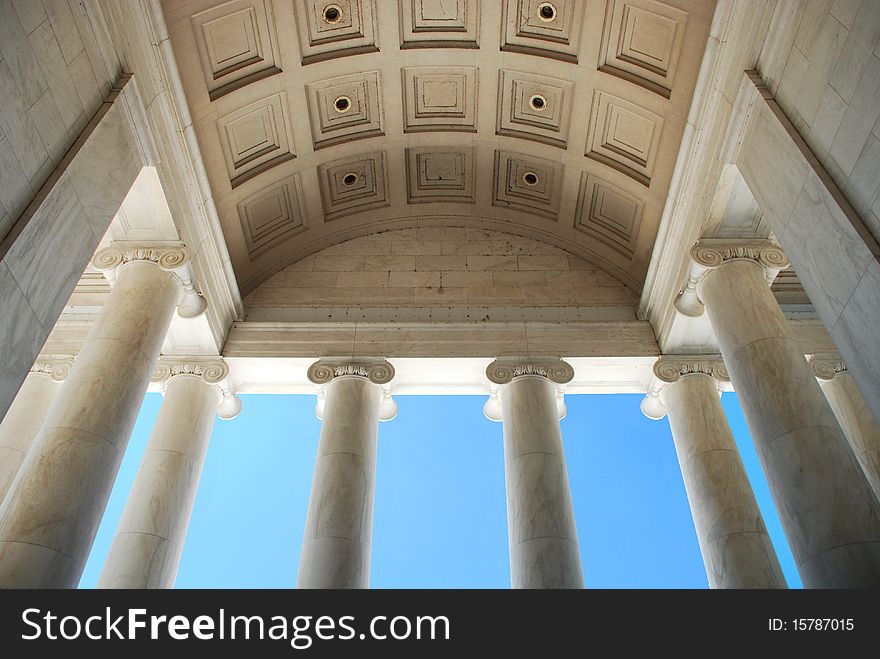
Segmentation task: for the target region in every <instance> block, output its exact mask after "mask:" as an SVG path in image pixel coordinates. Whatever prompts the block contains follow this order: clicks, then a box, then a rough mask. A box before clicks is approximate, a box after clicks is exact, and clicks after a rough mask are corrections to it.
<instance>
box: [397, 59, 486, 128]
mask: <svg viewBox="0 0 880 659" xmlns="http://www.w3.org/2000/svg"><path fill="white" fill-rule="evenodd" d="M478 74H479V70H478V69H477V68H476V67H473V66H414V67H406V68H403V69H402V70H401V76H402V84H403V132H404V133H415V132H421V131H464V132H468V133H476V132H477V94H478V84H479V78H478Z"/></svg>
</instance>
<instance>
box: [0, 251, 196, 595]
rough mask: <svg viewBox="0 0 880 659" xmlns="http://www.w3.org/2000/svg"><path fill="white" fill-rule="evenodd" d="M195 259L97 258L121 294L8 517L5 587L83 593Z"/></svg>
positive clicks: (21, 480)
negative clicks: (185, 273) (184, 275)
mask: <svg viewBox="0 0 880 659" xmlns="http://www.w3.org/2000/svg"><path fill="white" fill-rule="evenodd" d="M188 259H189V252H188V251H187V249H186V248H185V247H182V246H180V245H173V246H162V247H159V246H151V247H143V246H126V245H125V244H119V245H115V246H112V247H110V248H107V249H105V250H101V251H99V252H98V253H97V254H95V257H94V259H93V266H94V267H96V268H97V269H100V270H104V271H110V272H112V273H113V275H114V276H113V277H112V278H113V279H114V280H115V285H114V286H113V289H112V291H111V292H110V295H109V296H108V298H107V301H106V302H105V304H104V308H103V309H102V311H101V314H100V316H99V317H98V319H97V320H96V321H95V324H94V325H93V326H92V328H91V330H90V331H89V333H88V335H87V337H86V339H85V342H84V343H83V346H82V349H81V350H80V352H79V354H78V355H77V358H76V361H75V362H74V365H73V368H71V370H70V375H69V376H68V378H67V381H66V382H65V384H64V386H63V387H62V389H61V393H60V394H59V395H58V398H57V399H56V401H55V403H54V404H53V405H52V408H51V410H50V412H49V415H48V416H47V418H46V420H45V421H44V422H43V425H42V427H41V428H40V431H39V433H38V434H37V437H36V439H35V440H34V445H33V447H32V448H31V451H30V452H29V453H28V456H27V458H26V459H25V461H24V463H23V464H22V466H21V470H20V472H19V475H18V477H17V478H16V481H15V483H14V486H13V489H12V490H11V491H10V492H9V494H8V495H7V497H6V500H5V501H4V502H3V506H2V507H0V587H7V588H9V587H17V588H28V587H30V588H73V587H75V586H76V585H77V584H78V582H79V579H80V576H81V574H82V570H83V567H84V566H85V562H86V559H87V558H88V554H89V551H90V550H91V546H92V542H93V541H94V537H95V533H96V532H97V530H98V525H99V524H100V521H101V517H102V515H103V513H104V507H105V506H106V504H107V499H108V497H109V496H110V490H111V488H112V486H113V481H114V479H115V478H116V472H117V470H118V469H119V464H120V462H121V460H122V455H123V453H124V452H125V447H126V445H127V444H128V439H129V435H130V433H131V429H132V426H133V425H134V422H135V419H136V418H137V415H138V411H139V410H140V406H141V402H142V400H143V396H144V393H145V392H146V390H147V385H148V384H149V381H150V375H151V374H152V371H153V366H154V364H155V362H156V358H157V357H158V355H159V349H160V347H161V346H162V342H163V340H164V338H165V335H166V333H167V331H168V326H169V324H170V322H171V317H172V315H173V313H174V309H175V307H176V306H177V304H178V300H179V298H180V297H181V283H180V279H179V277H178V275H177V274H176V272H177V271H179V270H181V269H182V268H184V267H185V265H186V263H187V261H188Z"/></svg>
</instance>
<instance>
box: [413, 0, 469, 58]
mask: <svg viewBox="0 0 880 659" xmlns="http://www.w3.org/2000/svg"><path fill="white" fill-rule="evenodd" d="M399 4H400V35H401V39H400V47H401V48H478V47H479V46H478V44H477V40H478V36H479V31H480V3H479V0H399Z"/></svg>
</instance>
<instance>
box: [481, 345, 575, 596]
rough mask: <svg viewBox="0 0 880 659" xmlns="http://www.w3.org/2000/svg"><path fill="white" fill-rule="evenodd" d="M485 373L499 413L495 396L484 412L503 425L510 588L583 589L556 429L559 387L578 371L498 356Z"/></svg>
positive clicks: (556, 361)
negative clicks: (492, 385) (494, 391)
mask: <svg viewBox="0 0 880 659" xmlns="http://www.w3.org/2000/svg"><path fill="white" fill-rule="evenodd" d="M486 376H487V377H488V378H489V380H490V382H493V383H495V384H497V385H500V390H499V392H498V394H499V395H500V399H501V400H500V410H499V409H498V408H499V405H498V403H497V396H493V397H492V398H490V399H489V401H488V402H487V403H486V405H485V406H484V408H483V410H484V412H485V414H486V416H487V417H488V418H490V419H492V420H493V421H499V420H500V421H502V422H503V425H504V430H503V434H504V471H505V482H506V485H507V529H508V540H509V546H510V581H511V585H512V587H513V588H583V587H584V577H583V572H582V570H581V558H580V551H579V547H578V537H577V529H576V528H575V521H574V508H573V506H572V501H571V490H570V489H569V483H568V470H567V468H566V466H565V453H564V451H563V448H562V431H561V430H560V427H559V419H560V417H561V416H563V414H564V405H560V397H559V396H558V388H559V386H560V385H563V384H565V383H566V382H569V381H570V380H571V379H572V378H573V377H574V370H573V369H572V367H571V366H570V365H569V364H567V363H566V362H563V361H562V360H559V359H526V360H522V359H496V360H495V361H494V362H492V363H491V364H490V365H489V367H488V368H487V369H486ZM499 411H500V418H499V415H498V412H499Z"/></svg>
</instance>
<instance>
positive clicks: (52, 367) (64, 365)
mask: <svg viewBox="0 0 880 659" xmlns="http://www.w3.org/2000/svg"><path fill="white" fill-rule="evenodd" d="M71 368H73V357H38V358H37V361H35V362H34V365H33V366H31V370H30V372H31V373H37V374H40V375H45V376H48V377H50V378H52V379H53V380H54V381H55V382H64V380H66V379H67V376H68V375H70V369H71Z"/></svg>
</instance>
